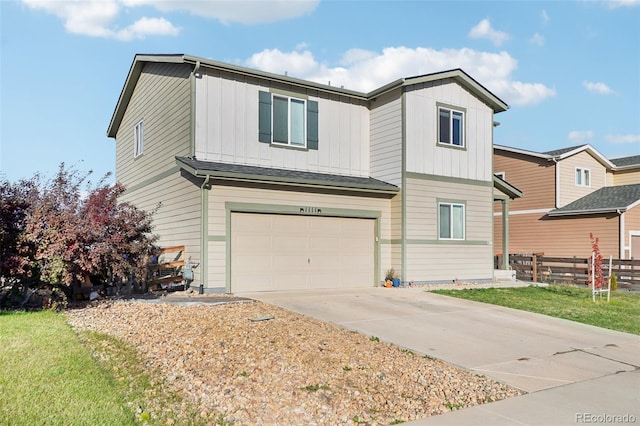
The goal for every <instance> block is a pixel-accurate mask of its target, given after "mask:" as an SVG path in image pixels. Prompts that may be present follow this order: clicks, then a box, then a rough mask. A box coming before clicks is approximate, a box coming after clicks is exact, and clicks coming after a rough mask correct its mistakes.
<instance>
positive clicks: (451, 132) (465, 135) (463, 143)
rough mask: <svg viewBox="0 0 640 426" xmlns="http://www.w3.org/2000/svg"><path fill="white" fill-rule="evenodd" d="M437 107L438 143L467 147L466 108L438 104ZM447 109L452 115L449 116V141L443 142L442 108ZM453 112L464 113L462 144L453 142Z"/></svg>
mask: <svg viewBox="0 0 640 426" xmlns="http://www.w3.org/2000/svg"><path fill="white" fill-rule="evenodd" d="M436 109H437V116H436V119H437V120H438V121H437V124H438V125H437V126H436V127H437V134H436V140H437V142H438V145H440V146H446V147H452V148H466V146H467V143H466V137H467V129H466V127H467V123H466V121H467V119H466V116H467V112H466V111H465V110H464V109H461V108H456V107H452V106H448V105H438V107H437V108H436ZM443 109H445V110H447V111H449V112H450V113H451V116H450V117H449V142H442V141H440V110H443ZM453 112H457V113H460V114H462V132H461V133H462V134H461V135H460V145H456V144H454V143H453V140H452V139H453Z"/></svg>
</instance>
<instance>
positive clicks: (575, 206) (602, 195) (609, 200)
mask: <svg viewBox="0 0 640 426" xmlns="http://www.w3.org/2000/svg"><path fill="white" fill-rule="evenodd" d="M638 205H640V183H636V184H632V185H619V186H605V187H604V188H600V189H598V190H597V191H594V192H592V193H591V194H589V195H585V196H584V197H582V198H580V199H578V200H576V201H574V202H572V203H569V204H567V205H566V206H564V207H560V208H559V209H555V210H551V211H550V212H549V216H570V215H582V214H595V213H622V212H625V211H627V210H629V209H631V208H633V207H635V206H638Z"/></svg>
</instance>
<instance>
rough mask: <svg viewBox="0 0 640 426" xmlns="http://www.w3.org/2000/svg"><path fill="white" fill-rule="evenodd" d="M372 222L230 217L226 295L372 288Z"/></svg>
mask: <svg viewBox="0 0 640 426" xmlns="http://www.w3.org/2000/svg"><path fill="white" fill-rule="evenodd" d="M374 223H375V221H374V220H373V219H353V218H340V217H319V216H293V215H277V214H256V213H232V214H231V291H232V292H234V293H238V292H245V291H272V290H303V289H319V288H356V287H360V288H362V287H370V286H373V280H374V278H373V274H374Z"/></svg>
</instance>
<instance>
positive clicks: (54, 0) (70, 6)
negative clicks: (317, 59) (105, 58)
mask: <svg viewBox="0 0 640 426" xmlns="http://www.w3.org/2000/svg"><path fill="white" fill-rule="evenodd" d="M22 1H23V3H24V4H26V5H27V6H28V7H30V8H32V9H37V10H44V11H46V12H48V13H51V14H53V15H56V16H57V17H58V18H60V19H61V20H62V21H63V22H64V26H65V29H66V30H67V31H68V32H70V33H73V34H80V35H87V36H91V37H103V38H113V39H117V40H122V41H129V40H132V39H139V38H145V37H147V36H175V35H177V34H179V33H180V28H179V27H177V26H175V25H174V24H173V23H171V22H170V21H169V20H167V19H166V18H164V17H143V18H140V19H138V20H137V21H135V22H134V23H132V24H130V25H128V26H124V27H123V26H121V25H118V23H117V21H118V19H119V18H120V16H121V15H125V13H124V12H127V11H130V10H131V9H133V8H136V7H140V6H151V7H153V8H155V9H156V10H158V11H159V12H165V13H166V12H173V11H186V12H188V13H191V14H192V15H196V16H201V17H203V18H208V19H217V20H219V21H221V22H224V23H231V22H238V23H244V24H253V23H259V22H273V21H278V20H282V19H289V18H293V17H296V16H301V15H304V14H308V13H311V12H313V11H314V10H315V8H316V7H317V5H318V1H319V0H304V1H303V0H253V1H205V0H188V1H178V0H65V1H60V0H22Z"/></svg>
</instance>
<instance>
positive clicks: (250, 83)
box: [195, 69, 369, 177]
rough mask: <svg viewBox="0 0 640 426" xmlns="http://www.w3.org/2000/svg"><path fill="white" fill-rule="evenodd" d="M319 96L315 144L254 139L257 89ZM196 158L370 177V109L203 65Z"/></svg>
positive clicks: (198, 84) (344, 99)
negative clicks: (303, 146) (301, 146)
mask: <svg viewBox="0 0 640 426" xmlns="http://www.w3.org/2000/svg"><path fill="white" fill-rule="evenodd" d="M271 89H273V90H276V91H279V93H287V94H289V95H291V96H299V97H301V98H304V99H310V100H315V101H317V102H318V111H319V112H318V138H319V143H318V149H317V150H315V149H309V150H307V149H299V148H293V147H286V146H278V145H276V144H268V143H261V142H259V141H258V96H259V94H258V93H259V92H260V91H267V92H268V91H270V90H271ZM195 96H196V100H195V105H196V106H195V109H196V111H195V115H196V123H197V126H196V130H195V132H196V134H195V154H196V157H197V158H198V159H199V160H203V161H213V162H224V163H233V164H243V165H251V166H261V167H272V168H278V169H288V170H301V171H309V172H317V173H331V174H338V175H347V176H360V177H369V111H368V109H367V106H366V103H365V102H364V101H361V100H358V99H355V98H350V97H347V96H339V95H334V94H332V95H328V94H326V93H324V92H319V91H316V90H311V89H301V88H298V87H293V86H290V85H285V84H279V83H276V82H271V81H268V80H262V79H258V78H256V77H251V76H243V75H238V74H232V73H228V72H223V71H219V70H212V69H203V70H202V72H201V75H200V76H199V78H197V79H196V95H195Z"/></svg>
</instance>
